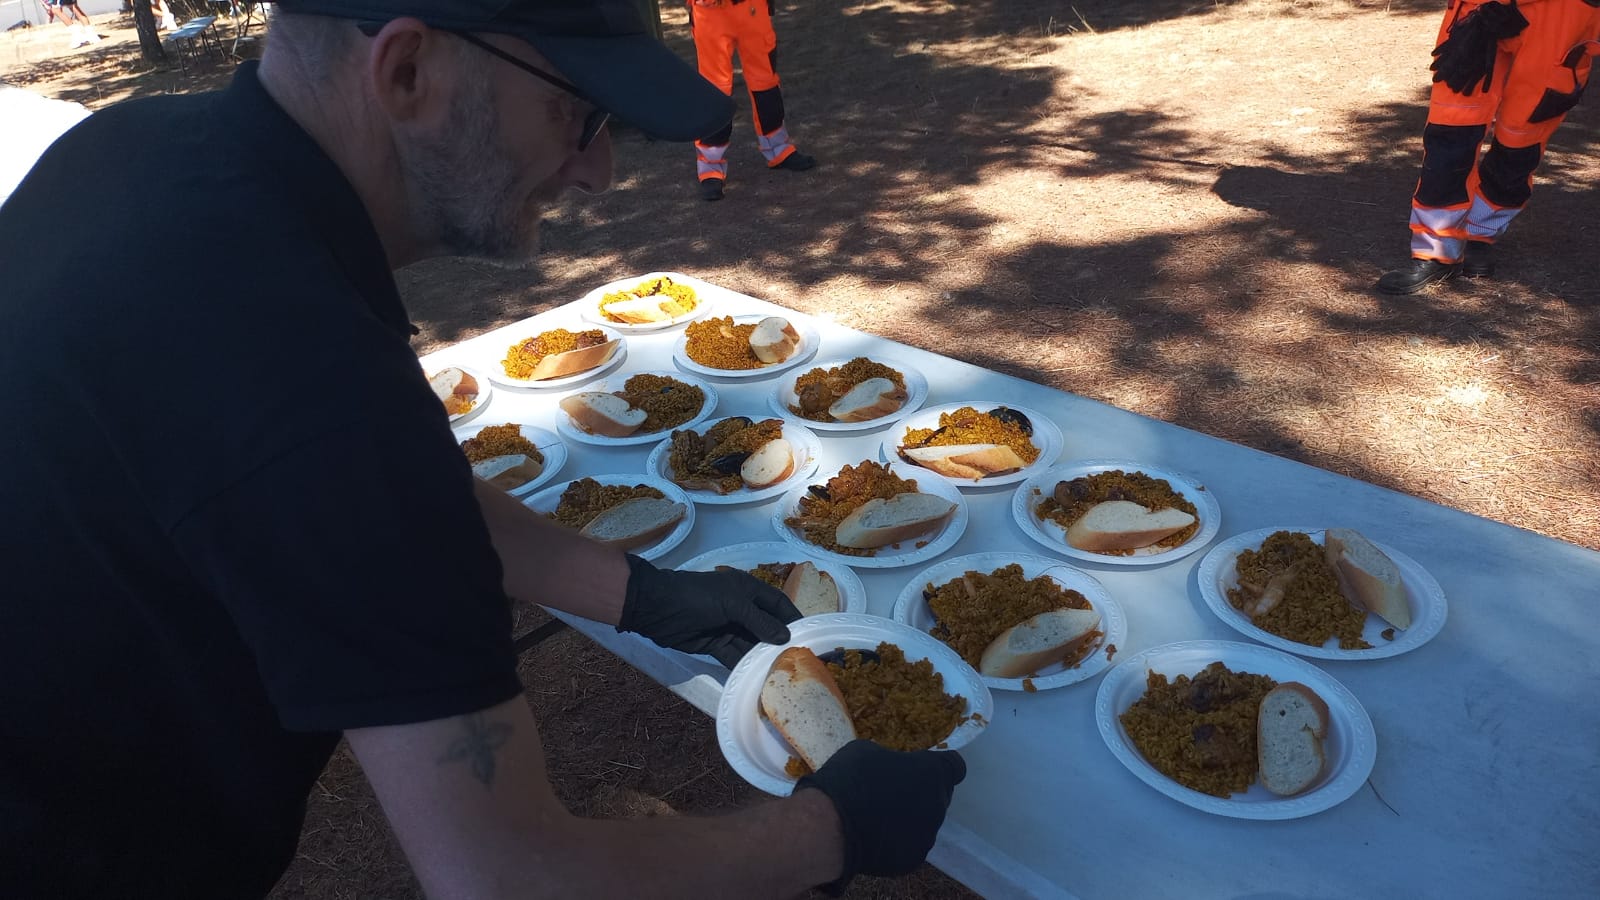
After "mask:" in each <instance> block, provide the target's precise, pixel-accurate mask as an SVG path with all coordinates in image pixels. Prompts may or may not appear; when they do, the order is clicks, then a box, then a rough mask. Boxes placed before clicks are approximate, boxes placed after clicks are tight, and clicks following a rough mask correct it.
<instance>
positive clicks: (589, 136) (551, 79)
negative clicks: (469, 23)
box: [451, 31, 611, 153]
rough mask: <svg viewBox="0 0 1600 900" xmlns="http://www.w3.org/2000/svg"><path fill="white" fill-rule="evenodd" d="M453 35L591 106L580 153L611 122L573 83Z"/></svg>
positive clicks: (478, 39)
mask: <svg viewBox="0 0 1600 900" xmlns="http://www.w3.org/2000/svg"><path fill="white" fill-rule="evenodd" d="M451 34H454V35H455V36H456V37H459V38H461V39H462V40H463V41H466V42H467V43H469V44H471V45H472V46H474V47H477V48H479V49H481V50H483V51H485V52H487V53H488V54H489V55H490V56H498V57H499V58H501V59H503V60H505V61H506V62H508V63H510V64H512V65H513V66H516V67H517V68H519V69H521V70H522V71H524V72H527V73H528V74H529V75H532V76H533V77H535V78H537V79H539V80H540V81H543V82H544V83H545V84H549V85H553V86H555V87H558V88H560V89H561V90H563V91H566V92H567V93H569V94H571V95H572V96H574V97H577V98H578V99H579V100H582V101H583V102H585V103H587V104H589V105H590V106H591V107H592V108H591V109H590V110H589V114H588V115H586V116H584V117H583V130H582V131H580V132H578V152H579V153H582V152H583V151H585V150H587V149H589V145H590V144H592V143H594V139H595V138H597V137H599V136H600V130H601V129H602V128H605V127H606V123H607V122H609V121H611V113H609V112H607V111H606V110H605V109H604V108H603V107H601V106H600V105H598V104H596V103H595V102H594V101H593V100H590V99H589V98H588V97H587V96H586V95H585V94H584V93H583V91H582V90H580V89H579V88H578V86H577V85H575V84H573V83H572V82H570V81H564V80H562V79H560V78H557V77H556V76H554V75H551V74H550V73H549V72H546V71H544V70H543V69H539V68H537V67H535V66H534V65H533V64H532V63H529V62H525V61H523V60H520V59H518V58H516V57H515V56H512V55H511V54H509V53H507V52H506V51H504V50H501V49H500V48H499V47H496V46H495V45H493V44H491V43H489V42H488V41H486V40H484V39H483V38H481V37H478V36H477V35H475V34H471V33H469V32H465V31H452V32H451Z"/></svg>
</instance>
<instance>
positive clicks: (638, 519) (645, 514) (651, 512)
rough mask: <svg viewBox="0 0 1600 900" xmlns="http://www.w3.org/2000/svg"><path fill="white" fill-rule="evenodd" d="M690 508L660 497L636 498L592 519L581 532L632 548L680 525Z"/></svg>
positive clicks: (621, 547)
mask: <svg viewBox="0 0 1600 900" xmlns="http://www.w3.org/2000/svg"><path fill="white" fill-rule="evenodd" d="M688 512H689V510H688V509H687V508H686V507H685V506H684V505H683V504H682V503H674V502H673V501H671V500H666V499H663V498H660V497H635V498H633V499H632V500H624V501H622V502H621V503H618V504H617V505H616V506H613V507H611V508H610V509H608V510H606V511H605V512H603V513H601V514H600V515H598V516H595V517H594V518H593V519H590V520H589V524H587V525H585V526H583V528H582V530H581V531H580V532H579V533H580V534H582V535H583V536H584V537H586V538H589V539H590V540H593V541H599V542H600V543H602V544H605V545H607V546H610V547H617V548H619V549H622V550H632V549H634V548H636V547H643V546H645V545H646V544H653V543H655V542H656V541H657V540H659V539H660V538H661V537H663V536H665V535H666V533H667V532H669V531H671V530H672V529H673V528H675V527H677V524H678V522H680V521H682V519H683V517H684V516H685V515H687V514H688Z"/></svg>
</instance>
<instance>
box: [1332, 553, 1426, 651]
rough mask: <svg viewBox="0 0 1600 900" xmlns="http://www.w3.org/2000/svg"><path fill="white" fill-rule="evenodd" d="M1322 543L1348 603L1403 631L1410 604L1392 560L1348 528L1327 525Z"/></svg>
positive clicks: (1407, 622) (1407, 624) (1408, 622)
mask: <svg viewBox="0 0 1600 900" xmlns="http://www.w3.org/2000/svg"><path fill="white" fill-rule="evenodd" d="M1324 547H1325V550H1326V555H1327V559H1328V564H1329V565H1331V566H1333V570H1334V572H1335V573H1337V574H1338V576H1339V589H1340V591H1342V592H1343V593H1344V598H1345V599H1346V600H1349V601H1350V603H1351V605H1353V606H1355V607H1357V608H1358V609H1365V610H1367V611H1368V612H1371V613H1374V614H1375V615H1377V616H1378V618H1380V619H1382V620H1384V621H1385V622H1388V623H1389V624H1390V625H1393V626H1394V627H1396V628H1399V629H1401V630H1402V631H1403V630H1405V629H1407V628H1410V627H1411V605H1410V604H1409V603H1408V602H1407V601H1406V586H1405V583H1404V582H1403V581H1401V579H1400V567H1399V566H1397V565H1395V563H1394V560H1392V559H1390V558H1389V557H1388V555H1387V554H1385V553H1384V552H1383V551H1382V550H1379V549H1378V547H1377V545H1375V544H1373V543H1372V542H1371V541H1369V540H1367V539H1366V538H1365V537H1363V536H1362V535H1361V533H1360V532H1358V531H1355V530H1353V529H1349V528H1329V529H1328V531H1327V538H1326V540H1325V542H1324Z"/></svg>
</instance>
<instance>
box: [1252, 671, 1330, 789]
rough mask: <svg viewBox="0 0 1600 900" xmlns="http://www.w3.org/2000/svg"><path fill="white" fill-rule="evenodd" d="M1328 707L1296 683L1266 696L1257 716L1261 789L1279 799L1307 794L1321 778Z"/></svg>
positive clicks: (1288, 683) (1281, 686) (1309, 690)
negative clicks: (1304, 792) (1308, 789)
mask: <svg viewBox="0 0 1600 900" xmlns="http://www.w3.org/2000/svg"><path fill="white" fill-rule="evenodd" d="M1327 736H1328V704H1326V703H1324V702H1323V700H1322V698H1321V697H1318V696H1317V695H1316V693H1315V692H1313V691H1312V690H1311V689H1310V688H1308V687H1306V686H1305V685H1303V684H1300V683H1299V682H1297V681H1286V682H1283V683H1282V684H1280V685H1278V686H1277V687H1275V688H1273V689H1272V690H1270V691H1268V692H1267V696H1265V697H1263V698H1262V699H1261V710H1260V712H1258V713H1257V714H1256V756H1257V765H1258V767H1259V768H1260V773H1261V785H1262V787H1265V788H1266V789H1267V790H1269V791H1271V792H1273V793H1274V794H1277V795H1278V796H1280V797H1292V796H1294V795H1295V794H1298V793H1301V792H1303V791H1305V790H1306V789H1307V788H1309V787H1311V786H1312V785H1313V784H1315V783H1316V781H1317V779H1318V778H1320V777H1322V769H1323V766H1324V765H1326V755H1325V754H1324V752H1323V749H1322V741H1323V739H1324V738H1326V737H1327Z"/></svg>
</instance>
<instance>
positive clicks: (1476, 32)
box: [1428, 0, 1528, 97]
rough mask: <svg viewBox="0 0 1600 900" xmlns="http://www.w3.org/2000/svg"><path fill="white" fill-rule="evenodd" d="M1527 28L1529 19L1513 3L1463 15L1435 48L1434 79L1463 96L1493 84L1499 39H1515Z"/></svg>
mask: <svg viewBox="0 0 1600 900" xmlns="http://www.w3.org/2000/svg"><path fill="white" fill-rule="evenodd" d="M1527 27H1528V20H1527V18H1526V17H1524V16H1523V15H1522V11H1521V10H1519V9H1517V0H1511V2H1510V3H1500V2H1493V3H1485V4H1483V5H1481V6H1479V7H1478V8H1477V9H1474V10H1473V11H1472V12H1470V13H1467V14H1466V15H1465V16H1462V17H1461V19H1460V21H1458V22H1456V24H1454V25H1452V26H1451V27H1450V34H1449V35H1448V36H1446V37H1445V39H1444V41H1443V42H1442V43H1440V44H1439V46H1437V47H1435V48H1433V65H1431V66H1429V67H1428V68H1429V69H1431V70H1433V80H1434V81H1436V82H1438V81H1442V82H1444V83H1445V84H1447V85H1449V86H1450V89H1451V90H1452V91H1455V92H1456V93H1458V94H1461V95H1463V96H1468V97H1470V96H1472V93H1473V92H1474V91H1476V90H1478V88H1479V87H1482V88H1483V89H1484V90H1488V89H1489V85H1491V84H1493V83H1494V61H1495V56H1496V55H1497V54H1498V53H1499V52H1500V42H1501V41H1503V40H1506V39H1507V38H1514V37H1516V36H1517V35H1519V34H1521V33H1522V30H1523V29H1524V28H1527Z"/></svg>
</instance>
